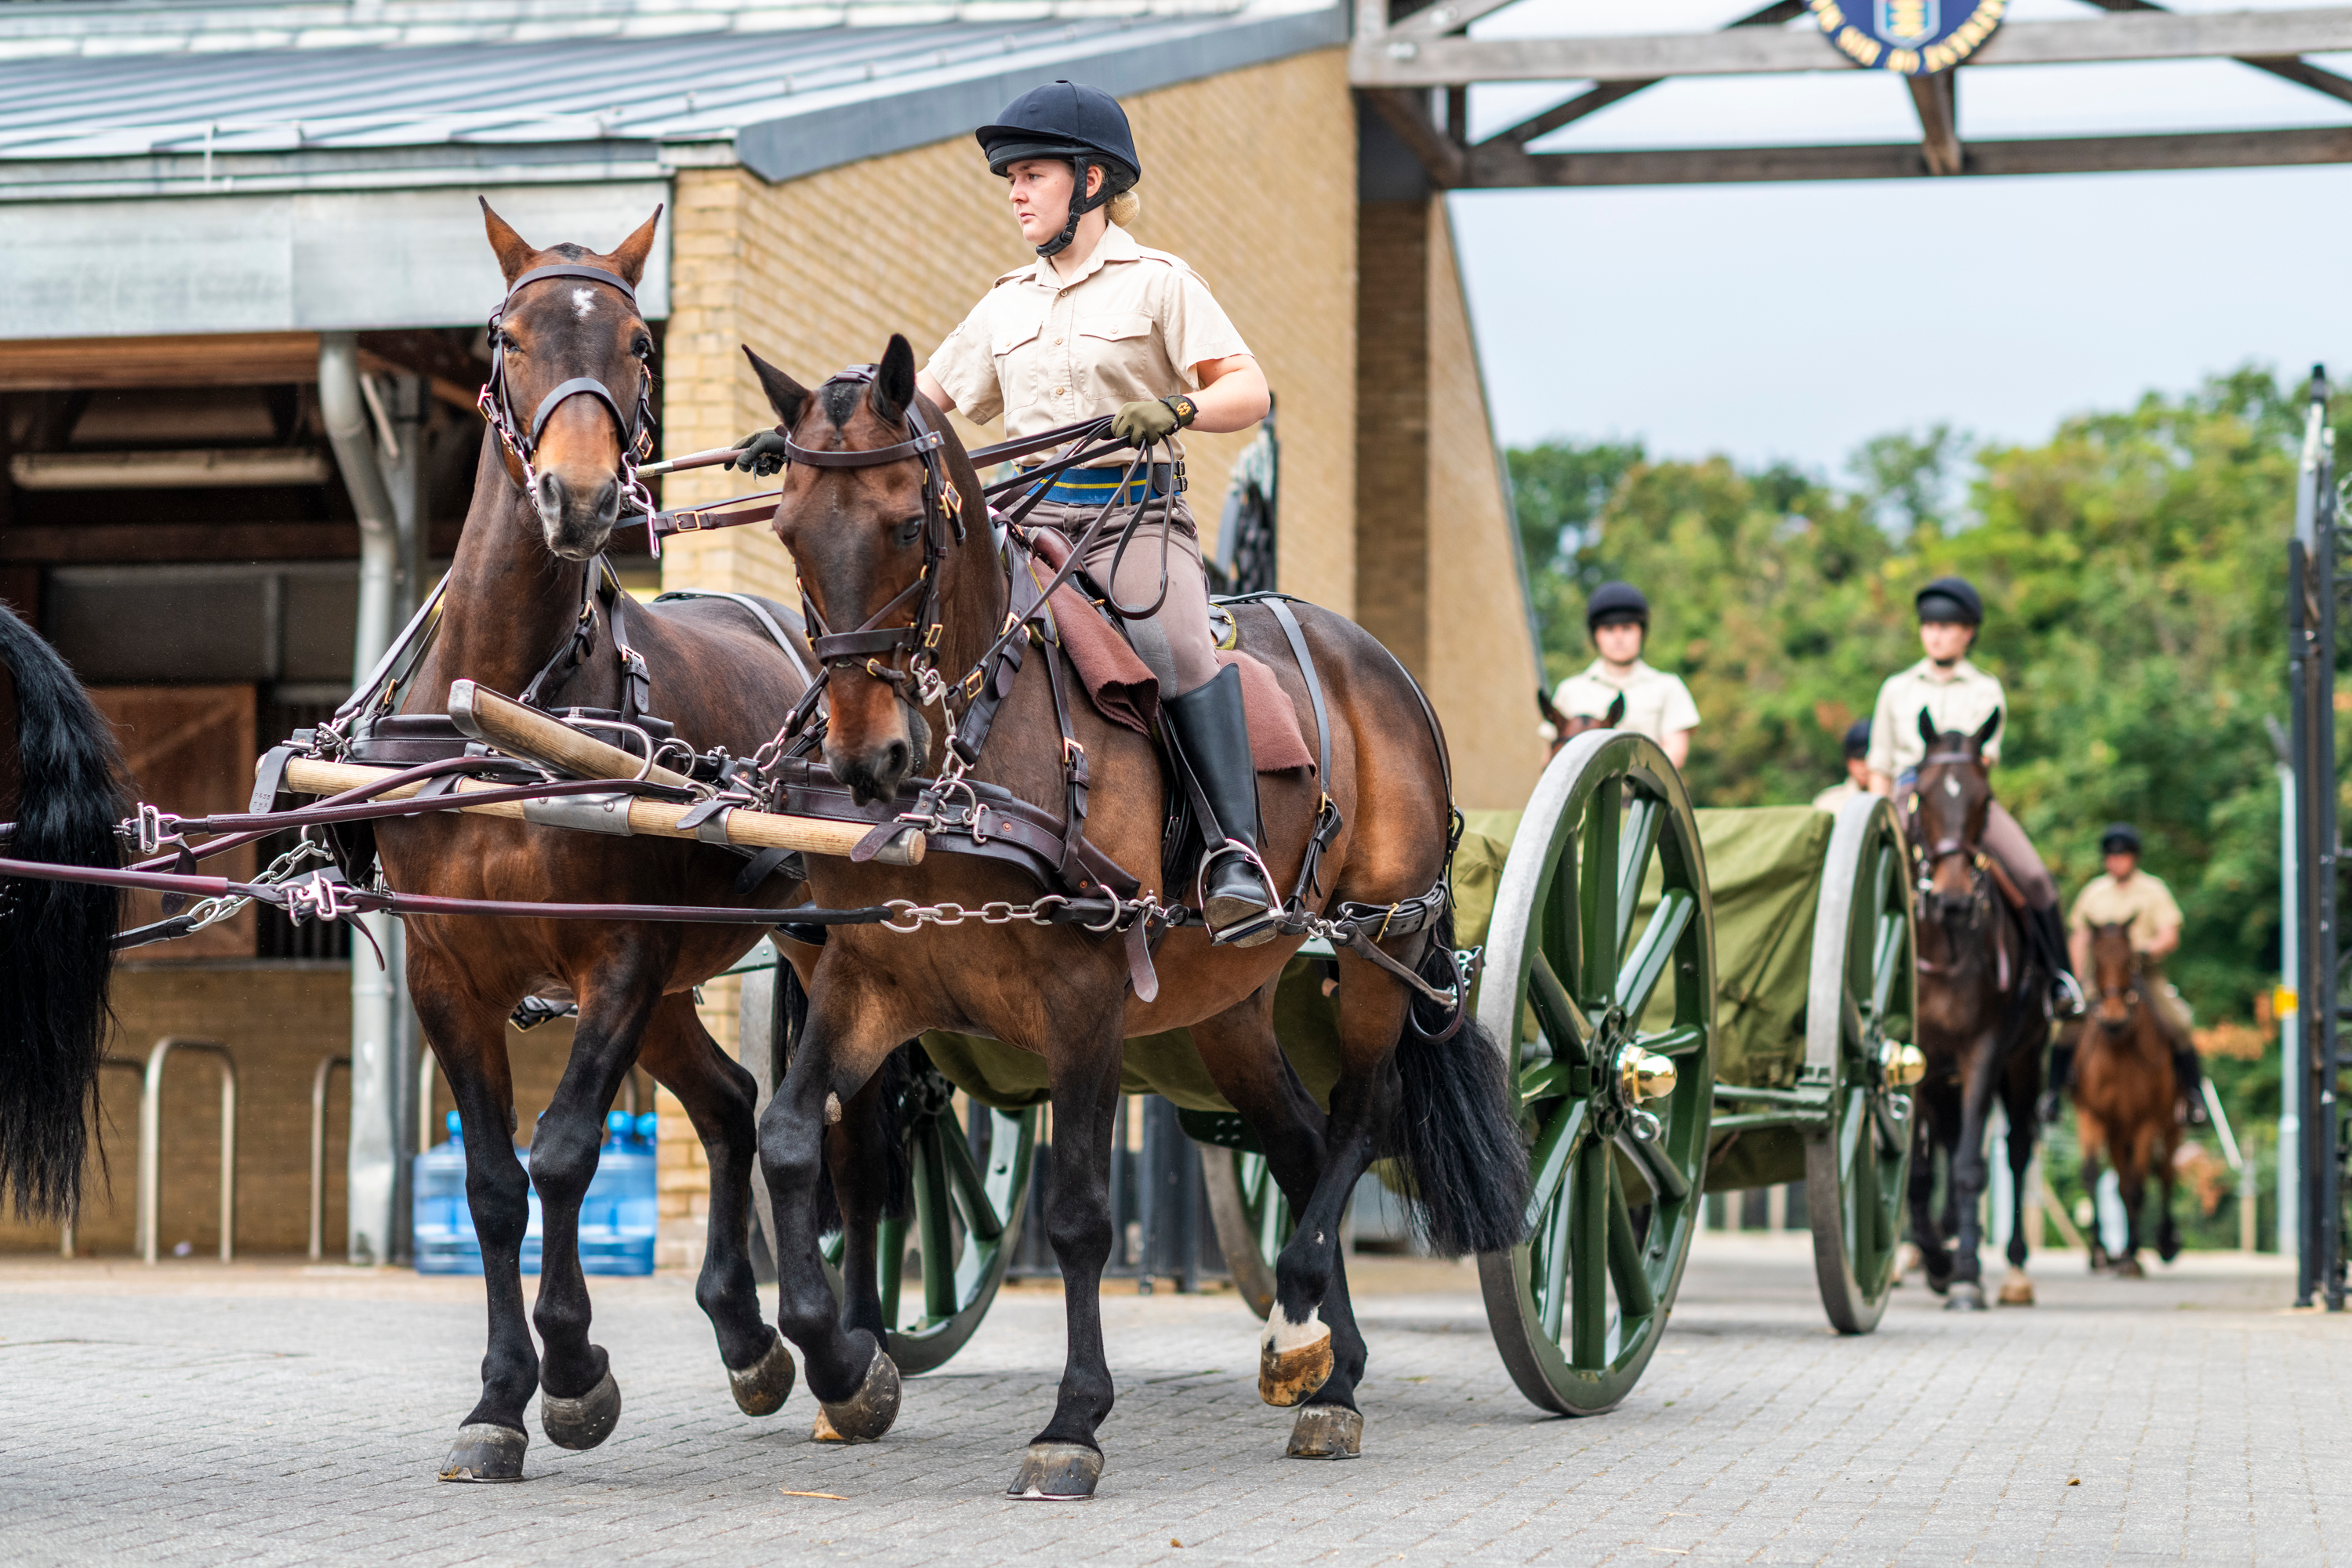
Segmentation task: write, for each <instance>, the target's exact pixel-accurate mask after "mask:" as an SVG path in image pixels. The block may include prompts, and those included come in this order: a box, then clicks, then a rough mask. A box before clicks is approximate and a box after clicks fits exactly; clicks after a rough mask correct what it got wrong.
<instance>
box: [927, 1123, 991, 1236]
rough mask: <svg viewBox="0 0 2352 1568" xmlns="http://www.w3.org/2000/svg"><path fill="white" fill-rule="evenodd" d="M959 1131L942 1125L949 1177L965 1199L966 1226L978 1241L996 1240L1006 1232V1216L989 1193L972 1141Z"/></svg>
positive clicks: (962, 1198) (942, 1142) (957, 1192)
mask: <svg viewBox="0 0 2352 1568" xmlns="http://www.w3.org/2000/svg"><path fill="white" fill-rule="evenodd" d="M956 1131H961V1130H960V1129H950V1126H949V1125H948V1124H946V1123H942V1124H941V1135H940V1152H941V1153H943V1154H945V1155H946V1156H947V1173H948V1180H949V1181H950V1183H952V1184H953V1185H954V1188H955V1194H956V1196H957V1198H959V1199H960V1200H961V1204H960V1206H961V1208H962V1210H963V1224H964V1228H965V1229H966V1230H968V1231H970V1232H971V1235H972V1238H973V1239H974V1240H976V1241H994V1240H995V1239H996V1238H997V1237H1000V1236H1003V1234H1004V1216H1003V1215H1000V1214H998V1213H997V1212H996V1204H995V1201H994V1200H993V1199H992V1198H991V1197H990V1196H989V1195H988V1183H987V1182H986V1181H985V1180H984V1179H983V1178H982V1176H981V1173H980V1166H979V1165H978V1164H977V1163H974V1161H973V1160H972V1157H971V1142H970V1141H969V1140H967V1139H964V1138H961V1137H958V1136H956V1135H955V1132H956Z"/></svg>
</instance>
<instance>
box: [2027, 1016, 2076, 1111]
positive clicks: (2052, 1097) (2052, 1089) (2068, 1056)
mask: <svg viewBox="0 0 2352 1568" xmlns="http://www.w3.org/2000/svg"><path fill="white" fill-rule="evenodd" d="M2073 1078H2074V1037H2073V1036H2072V1035H2063V1036H2061V1037H2059V1040H2058V1043H2057V1044H2056V1045H2053V1046H2052V1047H2050V1079H2049V1081H2048V1082H2047V1083H2045V1084H2044V1085H2043V1086H2042V1099H2041V1100H2039V1101H2038V1102H2037V1103H2036V1109H2037V1110H2039V1111H2040V1112H2041V1116H2042V1125H2043V1126H2045V1127H2046V1126H2048V1125H2049V1124H2050V1123H2052V1122H2053V1121H2057V1120H2058V1117H2059V1113H2060V1112H2061V1111H2062V1110H2063V1109H2064V1106H2063V1100H2064V1098H2065V1094H2066V1089H2067V1085H2068V1081H2069V1080H2070V1079H2073Z"/></svg>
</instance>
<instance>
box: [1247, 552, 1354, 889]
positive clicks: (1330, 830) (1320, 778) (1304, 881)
mask: <svg viewBox="0 0 2352 1568" xmlns="http://www.w3.org/2000/svg"><path fill="white" fill-rule="evenodd" d="M1265 607H1266V608H1267V609H1269V610H1272V611H1273V612H1274V618H1275V620H1276V623H1277V624H1278V625H1280V626H1281V627H1282V635H1283V637H1285V638H1286V640H1287V641H1288V642H1289V644H1290V657H1291V658H1293V659H1295V660H1297V664H1298V673H1299V674H1300V675H1301V676H1303V677H1304V678H1305V679H1306V681H1307V701H1308V702H1309V703H1310V704H1312V705H1313V707H1314V709H1315V755H1316V770H1315V782H1316V784H1317V786H1318V788H1319V789H1320V790H1321V791H1322V795H1323V802H1322V804H1321V805H1318V806H1317V807H1316V809H1315V830H1314V832H1312V833H1310V834H1308V835H1307V853H1306V855H1305V857H1304V858H1301V860H1300V861H1299V864H1298V885H1297V887H1295V888H1293V889H1291V892H1290V897H1291V900H1292V901H1293V902H1297V903H1303V902H1305V901H1306V899H1307V894H1308V893H1309V892H1310V891H1312V892H1315V893H1318V894H1319V893H1320V892H1322V890H1323V880H1322V878H1321V876H1320V875H1319V874H1318V873H1319V871H1320V868H1321V866H1322V861H1323V852H1324V851H1325V850H1327V849H1328V848H1329V847H1331V841H1332V840H1333V839H1335V838H1337V837H1339V829H1340V827H1341V826H1344V824H1345V821H1346V819H1345V818H1344V817H1342V816H1340V815H1339V802H1338V801H1335V800H1333V799H1332V798H1331V714H1330V710H1328V708H1327V707H1326V706H1325V705H1324V701H1323V679H1322V677H1320V676H1318V675H1317V674H1316V673H1315V656H1314V654H1312V653H1311V652H1309V651H1308V650H1307V633H1306V630H1305V628H1303V627H1301V626H1299V624H1298V617H1297V616H1296V615H1294V614H1292V613H1291V608H1290V604H1289V601H1288V600H1286V599H1268V600H1266V601H1265Z"/></svg>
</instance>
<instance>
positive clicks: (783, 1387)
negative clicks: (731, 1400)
mask: <svg viewBox="0 0 2352 1568" xmlns="http://www.w3.org/2000/svg"><path fill="white" fill-rule="evenodd" d="M727 1384H728V1386H729V1387H730V1388H731V1389H733V1390H734V1391H735V1406H736V1408H737V1409H739V1410H740V1411H742V1412H743V1414H744V1415H774V1414H775V1413H776V1412H777V1411H779V1410H782V1408H783V1407H784V1400H785V1398H786V1397H787V1396H788V1395H789V1394H791V1393H792V1391H793V1352H791V1351H789V1350H786V1349H785V1348H784V1340H783V1336H782V1334H779V1335H777V1336H776V1339H775V1341H774V1342H773V1343H772V1344H770V1345H769V1346H768V1353H767V1354H766V1355H763V1356H761V1358H760V1359H759V1360H758V1361H755V1362H753V1363H751V1365H750V1366H747V1367H745V1368H744V1369H743V1370H742V1371H740V1372H737V1371H736V1370H735V1369H734V1368H733V1367H729V1368H728V1369H727Z"/></svg>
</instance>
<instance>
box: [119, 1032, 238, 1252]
mask: <svg viewBox="0 0 2352 1568" xmlns="http://www.w3.org/2000/svg"><path fill="white" fill-rule="evenodd" d="M173 1051H194V1052H195V1053H197V1054H198V1055H200V1056H208V1057H212V1058H215V1059H217V1060H218V1061H219V1063H220V1074H221V1173H220V1189H221V1191H220V1203H221V1208H220V1260H221V1261H222V1262H223V1263H227V1262H230V1261H232V1260H234V1259H235V1258H236V1058H234V1057H232V1056H230V1055H229V1049H228V1047H226V1046H225V1045H223V1044H221V1043H220V1042H219V1041H218V1040H200V1039H197V1038H195V1037H193V1036H189V1035H166V1036H164V1037H163V1038H162V1039H160V1040H158V1041H156V1042H155V1048H154V1049H153V1050H152V1051H150V1052H148V1053H147V1082H146V1088H145V1089H144V1090H143V1091H142V1093H141V1095H140V1097H139V1256H140V1258H142V1259H143V1260H144V1261H146V1262H148V1263H152V1262H154V1261H155V1249H156V1233H157V1232H158V1231H159V1230H160V1229H161V1228H162V1226H161V1223H160V1221H161V1219H162V1215H163V1064H164V1062H165V1061H166V1060H168V1059H169V1058H170V1057H171V1055H172V1053H173Z"/></svg>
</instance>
